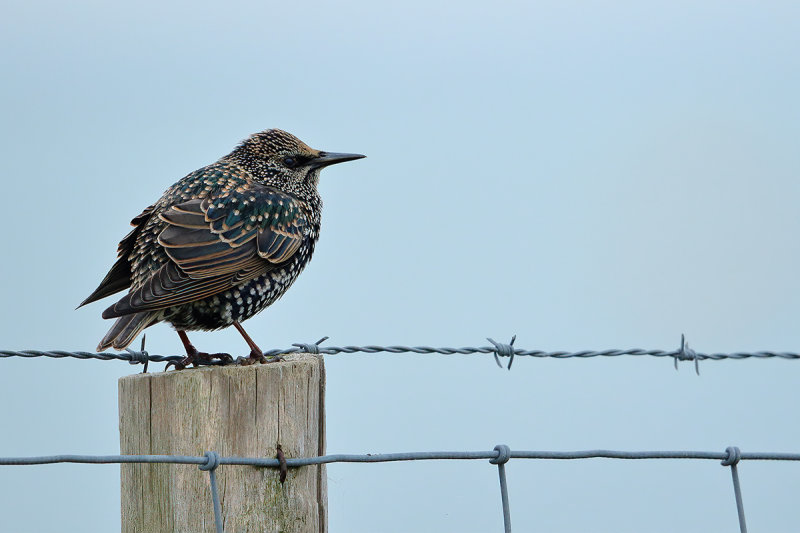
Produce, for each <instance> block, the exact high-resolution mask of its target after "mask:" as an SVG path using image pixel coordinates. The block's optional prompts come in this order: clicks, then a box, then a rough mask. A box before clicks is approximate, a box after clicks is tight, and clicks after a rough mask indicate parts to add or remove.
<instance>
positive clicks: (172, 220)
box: [103, 185, 309, 318]
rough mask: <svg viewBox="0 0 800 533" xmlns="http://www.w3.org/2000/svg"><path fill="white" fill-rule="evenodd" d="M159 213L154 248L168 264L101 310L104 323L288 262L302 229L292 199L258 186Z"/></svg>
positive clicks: (198, 294) (305, 228)
mask: <svg viewBox="0 0 800 533" xmlns="http://www.w3.org/2000/svg"><path fill="white" fill-rule="evenodd" d="M159 216H160V217H161V219H162V220H164V221H165V222H166V223H167V227H166V228H165V229H164V231H162V232H161V235H159V238H158V243H159V244H160V245H161V246H163V247H164V250H165V251H166V253H167V256H169V259H170V261H168V262H167V263H166V264H165V265H164V266H162V267H161V268H160V269H159V270H157V271H156V272H155V273H154V274H153V275H152V276H151V277H150V278H149V279H148V280H147V281H145V282H144V283H143V284H142V285H141V286H140V287H138V288H136V289H135V290H133V291H131V292H130V293H129V294H128V295H127V296H125V297H124V298H122V299H121V300H120V301H119V302H117V303H116V304H114V305H112V306H111V307H109V308H108V309H106V310H105V311H104V312H103V318H113V317H118V316H122V315H127V314H130V313H136V312H140V311H151V310H156V309H164V308H167V307H172V306H175V305H180V304H184V303H187V302H192V301H196V300H200V299H203V298H207V297H209V296H212V295H214V294H217V293H220V292H224V291H226V290H228V289H230V288H232V287H235V286H237V285H240V284H241V283H244V282H246V281H248V280H251V279H253V278H256V277H258V276H260V275H261V274H264V273H265V272H267V271H269V270H270V269H271V268H274V266H275V265H277V264H280V263H283V262H285V261H287V260H289V259H291V257H292V256H293V255H294V253H295V252H297V250H298V249H299V248H300V245H301V244H302V242H303V239H304V238H305V237H306V235H307V234H308V231H309V225H308V221H307V220H306V217H305V215H304V214H303V210H302V208H301V206H300V203H299V202H298V201H297V200H296V199H294V198H293V197H291V196H289V195H287V194H284V193H282V192H280V191H277V190H275V189H271V188H268V187H264V186H258V185H246V186H241V187H239V188H237V189H236V190H235V191H231V192H229V193H228V194H226V195H225V196H219V197H209V198H205V199H203V200H190V201H188V202H185V203H182V204H178V205H174V206H172V207H171V208H169V209H167V210H166V211H165V212H163V213H161V214H160V215H159Z"/></svg>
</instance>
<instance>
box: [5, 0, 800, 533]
mask: <svg viewBox="0 0 800 533" xmlns="http://www.w3.org/2000/svg"><path fill="white" fill-rule="evenodd" d="M699 4H700V5H699ZM799 46H800V8H798V7H797V4H795V3H792V2H721V1H720V2H702V3H698V2H648V3H642V2H614V3H611V2H525V3H515V2H508V3H502V2H501V3H491V4H490V3H487V2H483V3H475V2H463V3H458V4H455V3H452V4H451V3H445V2H430V1H425V2H415V1H411V2H403V3H397V4H386V3H375V2H363V1H352V2H340V3H336V4H333V3H330V4H329V3H295V4H292V3H289V2H281V3H260V2H228V3H226V4H224V5H223V4H222V3H220V4H213V3H207V2H179V3H170V4H168V5H163V4H162V3H161V2H150V1H147V0H146V1H142V2H136V3H135V4H129V5H121V4H119V3H106V2H71V3H69V4H67V3H61V2H41V1H35V0H34V1H26V2H21V1H9V0H6V1H5V2H4V3H3V6H2V13H1V14H0V50H2V52H0V69H2V70H1V71H2V83H1V84H0V101H1V102H2V105H0V113H2V120H0V146H2V150H3V153H4V158H3V160H4V161H5V162H6V163H5V164H6V172H5V178H4V179H3V189H2V191H3V198H4V201H3V207H4V213H5V218H4V220H5V231H4V232H2V234H0V246H2V249H3V250H4V252H3V254H4V255H3V261H2V263H1V264H0V269H1V270H0V271H1V272H2V274H3V275H2V278H0V294H2V296H3V301H4V302H5V303H4V305H3V306H2V309H1V310H0V318H2V320H0V347H2V348H7V349H23V348H37V349H50V348H52V349H56V348H59V349H70V350H91V349H92V347H93V346H95V345H96V344H97V341H98V340H99V339H100V337H102V335H103V334H104V333H105V331H106V330H107V328H108V327H109V323H107V322H106V321H103V320H102V319H101V318H100V313H101V311H102V309H103V308H104V307H103V305H102V304H95V305H92V306H89V307H87V308H83V309H81V310H78V311H74V307H75V306H76V305H77V304H78V303H79V302H80V301H81V300H82V299H83V298H84V297H85V296H86V295H87V294H88V293H89V292H90V291H91V290H92V289H94V287H95V286H96V285H97V283H98V282H99V280H100V279H101V278H102V276H103V275H104V274H105V272H106V271H107V269H108V267H109V266H110V265H111V264H112V262H113V260H114V256H115V250H116V244H117V242H118V241H119V239H120V238H121V237H122V236H123V235H124V234H125V233H126V232H127V231H128V221H129V220H130V219H131V218H132V217H133V216H135V215H136V214H138V213H139V211H140V210H141V208H143V207H145V206H147V205H149V204H150V203H151V202H152V201H153V200H154V199H156V198H157V197H158V196H159V195H160V194H161V193H162V191H163V190H164V189H165V188H166V187H167V186H169V185H170V184H172V183H173V182H174V181H176V180H177V179H178V178H180V177H182V176H183V175H184V174H186V173H188V172H189V171H191V170H193V169H195V168H198V167H200V166H203V165H205V164H207V163H209V162H211V161H213V160H215V159H216V158H218V157H220V156H221V155H223V154H225V153H227V152H228V151H230V149H231V148H232V147H233V146H234V145H235V144H236V143H237V142H238V141H239V140H241V139H242V138H244V137H246V136H247V135H249V134H251V133H253V132H255V131H258V130H262V129H266V128H269V127H279V128H283V129H285V130H287V131H290V132H292V133H294V134H296V135H298V136H299V137H300V138H301V139H303V140H304V141H306V142H307V143H309V144H310V145H312V146H314V147H316V148H320V149H325V150H333V151H348V152H359V153H363V154H367V156H368V158H367V159H365V160H363V161H358V162H356V163H351V164H347V165H341V166H337V167H335V168H331V169H328V170H326V171H325V172H324V173H323V177H322V184H321V192H322V195H323V198H324V201H325V212H324V216H323V229H322V238H321V241H320V243H319V246H318V247H317V252H316V254H315V257H314V259H313V260H312V262H311V265H310V266H309V268H308V269H307V270H306V271H305V272H304V273H303V275H302V276H301V277H300V279H299V281H298V282H297V283H296V284H295V286H294V287H293V288H292V290H290V291H289V293H288V294H287V295H286V296H285V297H284V299H283V300H281V301H280V302H279V303H277V304H276V305H274V306H273V307H272V308H270V309H269V310H267V311H265V312H264V313H262V314H261V315H259V316H258V317H256V318H254V319H252V320H251V321H249V322H248V323H247V327H248V330H249V331H250V332H251V334H252V335H253V336H254V337H255V338H256V340H257V341H258V342H259V343H260V344H262V346H263V347H265V348H267V347H270V348H271V347H284V346H288V345H290V344H291V343H292V342H313V341H315V340H317V339H318V338H319V337H321V336H323V335H329V336H330V337H331V340H330V341H329V342H330V343H331V344H334V345H345V344H430V345H438V346H468V345H484V344H486V342H485V340H484V337H486V336H491V337H494V338H497V339H503V340H507V339H508V338H510V337H511V335H512V334H514V333H516V334H517V335H518V340H517V346H519V347H522V348H529V349H546V350H549V349H554V350H555V349H563V350H578V349H603V348H629V347H645V348H660V349H674V348H675V347H677V345H678V342H679V339H680V334H681V333H682V332H685V333H686V334H687V336H688V339H689V341H690V343H691V345H692V347H694V348H696V349H698V350H700V351H705V352H712V351H722V352H725V351H739V350H741V351H747V350H760V349H773V350H792V351H798V350H800V335H798V329H797V319H798V311H797V301H798V298H799V297H800V280H799V279H798V275H797V265H798V261H800V243H798V239H797V234H798V229H800V216H799V215H798V208H797V203H798V199H799V198H800V181H799V180H798V174H799V173H800V149H798V148H800V146H798V139H800V103H799V100H798V95H799V94H800V49H799ZM193 340H194V341H195V343H196V344H197V346H198V347H199V348H201V349H204V350H207V351H210V352H214V351H232V352H234V353H236V352H237V350H238V351H241V352H242V354H244V353H245V352H246V351H247V349H246V347H245V345H244V343H243V342H242V341H241V339H240V338H239V337H238V334H237V333H236V332H235V331H222V332H215V333H207V334H195V335H194V336H193ZM148 347H149V349H150V350H151V351H152V352H155V353H162V354H168V353H179V352H180V342H179V339H178V337H177V335H175V334H174V333H173V332H172V331H170V329H169V328H168V327H167V326H164V325H159V326H156V327H153V328H151V329H150V330H148ZM326 365H327V369H328V402H327V405H328V451H329V452H331V453H366V452H370V453H378V452H391V451H412V450H414V451H417V450H439V449H454V450H476V449H491V448H492V447H493V446H494V445H495V444H498V443H505V444H508V445H509V446H511V448H512V449H513V448H517V449H551V450H573V449H586V448H617V449H630V450H637V449H638V450H643V449H703V450H719V451H722V450H724V449H725V447H726V446H729V445H738V446H740V447H741V448H742V450H745V451H793V452H800V430H798V417H797V408H796V406H797V404H798V400H799V399H800V392H798V387H797V383H798V377H799V376H800V366H798V365H800V362H794V361H779V360H767V361H736V362H734V361H730V362H707V363H704V364H702V365H701V376H700V377H697V376H695V375H694V372H693V370H692V368H691V366H690V365H683V366H682V367H681V369H680V371H679V372H677V373H676V372H675V371H674V370H673V369H672V363H671V361H667V360H661V359H658V360H656V359H650V358H647V359H644V358H642V359H621V358H617V359H594V360H530V359H519V360H518V361H517V362H515V365H514V368H513V370H512V371H511V372H506V371H500V370H499V369H497V367H496V366H495V365H494V362H493V361H492V360H491V358H489V357H478V356H474V357H473V356H462V357H455V356H454V357H445V356H401V355H398V356H395V355H376V356H368V355H347V356H345V355H342V356H331V357H328V358H327V359H326ZM0 366H1V367H2V371H1V372H0V391H2V392H0V395H2V396H0V398H2V400H3V403H4V405H5V406H6V408H5V409H3V410H2V412H0V428H2V437H0V455H35V454H54V453H98V454H109V453H117V451H118V449H119V448H118V433H117V396H116V392H117V384H116V380H117V378H118V377H120V376H122V375H125V374H127V373H130V372H132V371H136V370H137V369H136V368H133V367H130V366H128V365H126V364H124V363H114V362H83V361H60V360H14V359H10V360H2V361H0ZM155 369H156V368H154V370H155ZM328 472H329V493H330V494H329V498H330V528H331V531H332V532H333V533H337V532H345V531H347V532H354V533H360V532H374V531H381V532H398V533H399V532H405V531H420V532H422V531H430V532H433V531H464V532H472V531H476V532H477V531H499V530H500V528H501V527H502V524H501V516H500V502H499V497H498V489H497V473H496V469H495V468H493V467H490V466H489V465H488V464H483V463H479V462H475V463H472V462H470V463H465V462H458V463H444V462H442V463H425V464H413V465H412V464H393V465H341V466H338V465H335V466H331V467H330V468H329V470H328ZM740 473H741V478H742V487H743V492H744V503H745V508H746V511H747V517H748V521H749V524H750V527H751V529H752V530H754V531H756V530H757V531H770V532H782V531H787V532H788V531H797V529H798V528H800V510H798V507H797V505H796V502H797V496H798V494H800V465H794V464H761V463H744V464H743V465H741V468H740ZM0 475H2V479H3V483H2V484H0V513H2V515H3V517H4V518H3V520H4V522H5V523H6V524H8V526H7V530H8V531H15V532H23V533H24V532H46V531H82V532H83V531H85V532H106V531H114V530H118V528H119V487H118V483H119V479H118V468H117V467H114V466H70V465H60V466H46V467H24V468H23V467H20V468H11V467H4V468H3V469H2V471H0ZM508 477H509V484H510V490H511V495H510V496H511V509H512V517H513V524H514V527H515V531H520V532H521V531H551V532H585V531H593V532H612V531H613V532H640V531H649V532H650V531H652V532H668V531H684V532H709V531H711V532H715V531H732V530H735V529H736V527H737V524H736V513H735V507H734V502H733V495H732V489H731V483H730V474H729V472H728V470H727V469H724V468H722V467H721V466H719V465H717V464H715V463H713V462H671V461H670V462H635V463H627V462H612V461H608V460H594V461H579V462H570V463H562V462H559V463H548V462H541V461H539V462H532V461H527V462H523V461H512V462H511V463H510V464H509V465H508ZM4 529H6V528H5V527H4Z"/></svg>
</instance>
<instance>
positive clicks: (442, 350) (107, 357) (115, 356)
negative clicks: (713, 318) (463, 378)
mask: <svg viewBox="0 0 800 533" xmlns="http://www.w3.org/2000/svg"><path fill="white" fill-rule="evenodd" d="M326 340H328V337H323V338H322V339H320V340H318V341H317V342H315V343H294V344H292V346H291V347H289V348H277V349H272V350H268V351H265V352H264V355H265V356H267V357H273V356H276V355H281V354H292V353H309V354H323V355H338V354H354V353H366V354H375V353H393V354H405V353H413V354H439V355H456V354H462V355H472V354H492V355H493V356H494V359H495V361H496V362H497V365H498V366H500V367H501V368H502V363H501V362H500V358H501V357H507V358H508V365H507V366H506V368H507V369H509V370H510V369H511V365H512V363H513V362H514V358H515V357H538V358H553V359H570V358H589V357H620V356H634V357H641V356H651V357H667V358H672V359H673V360H674V362H675V368H676V369H677V368H678V361H693V362H694V367H695V372H696V373H697V374H699V373H700V366H699V363H700V361H706V360H711V361H720V360H725V359H733V360H740V359H751V358H752V359H768V358H779V359H800V353H794V352H773V351H758V352H733V353H702V352H696V351H695V350H693V349H691V348H689V344H688V343H687V342H686V338H685V336H684V335H681V344H680V347H679V348H678V349H677V350H671V351H667V350H645V349H642V348H631V349H627V350H620V349H610V350H599V351H598V350H582V351H577V352H568V351H544V350H524V349H521V348H516V347H514V342H515V340H516V335H514V337H512V338H511V342H510V343H508V344H504V343H500V342H497V341H495V340H494V339H491V338H487V340H488V341H489V342H490V343H492V346H481V347H465V348H448V347H439V348H435V347H432V346H376V345H367V346H321V344H322V343H323V342H325V341H326ZM144 343H145V337H144V336H143V337H142V345H141V348H140V350H138V351H136V350H132V349H130V348H127V349H126V351H125V352H116V353H114V352H99V353H95V352H70V351H64V350H21V351H14V350H0V358H5V357H26V358H30V357H52V358H75V359H99V360H102V361H111V360H118V361H127V362H129V363H130V364H132V365H135V364H144V365H145V369H144V371H145V372H147V363H150V362H153V363H170V362H178V361H180V360H181V359H183V356H179V355H155V354H151V353H149V352H148V351H146V350H145V349H144ZM219 364H222V363H221V362H219V361H213V362H200V363H198V365H200V366H202V365H219Z"/></svg>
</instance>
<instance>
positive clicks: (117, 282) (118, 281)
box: [78, 205, 154, 307]
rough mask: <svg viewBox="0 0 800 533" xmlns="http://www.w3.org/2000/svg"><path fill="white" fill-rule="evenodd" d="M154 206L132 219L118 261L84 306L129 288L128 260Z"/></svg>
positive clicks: (83, 302)
mask: <svg viewBox="0 0 800 533" xmlns="http://www.w3.org/2000/svg"><path fill="white" fill-rule="evenodd" d="M153 207H154V206H152V205H151V206H150V207H148V208H147V209H145V210H144V211H142V212H141V214H140V215H139V216H137V217H136V218H134V219H133V220H131V226H133V229H132V230H131V232H130V233H128V234H127V235H126V236H125V237H124V238H123V239H122V240H121V241H120V242H119V246H118V247H117V262H116V263H114V266H112V267H111V270H109V271H108V274H106V277H105V278H103V281H101V282H100V285H99V286H98V287H97V288H96V289H95V290H94V292H93V293H92V294H90V295H89V296H88V297H87V298H86V299H85V300H84V301H82V302H81V305H79V306H78V307H82V306H84V305H86V304H88V303H91V302H96V301H97V300H100V299H101V298H105V297H106V296H111V295H112V294H114V293H117V292H119V291H121V290H124V289H127V288H128V287H130V286H131V264H130V262H129V261H128V256H129V255H130V253H131V252H132V251H133V245H134V244H135V243H136V238H137V237H138V236H139V233H141V231H142V228H144V225H145V224H146V223H147V221H148V220H150V215H151V214H152V213H153Z"/></svg>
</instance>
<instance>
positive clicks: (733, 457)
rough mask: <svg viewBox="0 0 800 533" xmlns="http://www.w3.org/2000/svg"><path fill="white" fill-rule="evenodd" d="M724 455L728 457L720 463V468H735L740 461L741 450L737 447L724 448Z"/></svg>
mask: <svg viewBox="0 0 800 533" xmlns="http://www.w3.org/2000/svg"><path fill="white" fill-rule="evenodd" d="M725 453H727V454H728V457H726V458H725V459H723V460H722V461H721V462H720V464H721V465H722V466H736V465H737V464H738V463H739V461H741V460H742V450H740V449H739V447H738V446H728V447H727V448H725Z"/></svg>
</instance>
